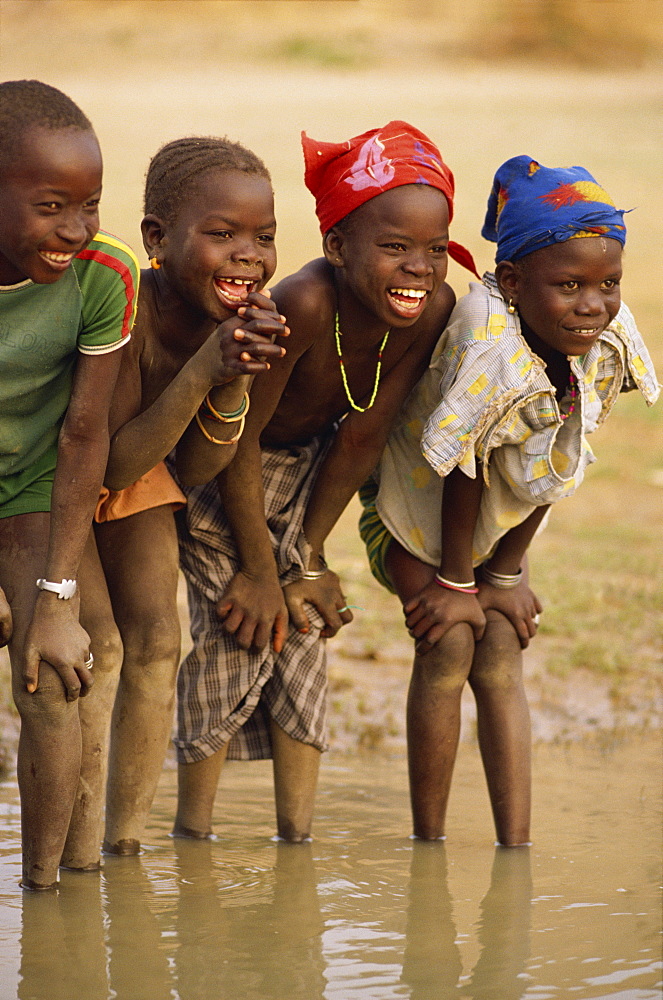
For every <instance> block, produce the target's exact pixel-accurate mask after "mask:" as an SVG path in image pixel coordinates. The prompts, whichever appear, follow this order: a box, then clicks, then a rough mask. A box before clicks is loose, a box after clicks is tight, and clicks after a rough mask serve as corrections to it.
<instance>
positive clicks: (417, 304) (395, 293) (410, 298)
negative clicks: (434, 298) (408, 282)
mask: <svg viewBox="0 0 663 1000" xmlns="http://www.w3.org/2000/svg"><path fill="white" fill-rule="evenodd" d="M387 294H388V295H389V298H390V299H391V300H392V302H393V303H394V305H396V306H397V307H398V309H399V310H400V311H406V312H417V310H418V309H420V308H421V306H422V305H423V302H424V299H425V298H426V295H427V294H428V292H427V291H426V290H425V289H424V288H390V289H389V291H388V293H387Z"/></svg>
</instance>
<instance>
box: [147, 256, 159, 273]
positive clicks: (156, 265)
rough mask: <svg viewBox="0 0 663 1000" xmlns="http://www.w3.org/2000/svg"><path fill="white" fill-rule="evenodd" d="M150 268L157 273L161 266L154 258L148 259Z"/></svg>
mask: <svg viewBox="0 0 663 1000" xmlns="http://www.w3.org/2000/svg"><path fill="white" fill-rule="evenodd" d="M150 267H152V268H154V270H155V271H158V270H159V268H160V267H161V264H160V263H159V261H158V260H157V259H156V257H150Z"/></svg>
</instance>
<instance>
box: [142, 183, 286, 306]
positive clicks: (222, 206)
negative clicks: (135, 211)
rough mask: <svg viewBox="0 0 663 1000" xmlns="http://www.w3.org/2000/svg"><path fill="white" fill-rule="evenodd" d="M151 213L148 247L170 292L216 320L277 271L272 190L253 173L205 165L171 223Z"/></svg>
mask: <svg viewBox="0 0 663 1000" xmlns="http://www.w3.org/2000/svg"><path fill="white" fill-rule="evenodd" d="M154 218H155V217H154V216H146V219H145V220H144V221H143V234H144V237H145V243H146V249H147V251H148V253H149V254H150V255H154V256H156V257H157V260H158V261H159V263H160V264H161V267H162V271H161V273H162V274H163V275H164V277H165V278H166V279H167V280H168V282H169V284H170V285H171V286H172V288H173V289H174V290H175V292H176V293H177V294H178V295H179V296H180V297H181V298H182V299H183V300H184V301H185V302H187V303H188V304H189V305H190V306H193V307H194V308H196V309H197V310H198V311H199V312H201V313H203V314H204V315H205V316H207V317H209V318H211V319H214V320H215V321H216V322H217V323H221V322H223V320H226V319H228V317H229V316H231V315H232V314H233V313H234V312H236V310H237V309H238V307H239V306H241V305H242V303H243V302H244V301H245V300H246V298H247V296H248V294H249V292H252V291H259V290H260V289H261V288H263V287H264V285H266V283H267V282H268V281H269V279H270V278H271V277H272V275H273V274H274V271H275V270H276V246H275V243H274V238H275V233H276V220H275V219H274V196H273V194H272V189H271V185H270V183H269V181H268V180H267V178H265V177H262V176H260V175H258V174H248V173H244V172H243V171H240V170H220V169H219V170H217V169H215V170H210V171H208V172H207V173H205V174H203V176H202V177H201V178H200V179H199V180H198V181H197V183H196V185H195V187H194V189H193V190H192V191H191V192H190V193H189V194H187V195H186V197H185V200H184V201H183V203H182V206H181V208H180V211H179V213H178V215H177V218H176V219H175V221H174V222H173V223H172V225H168V224H165V223H161V222H158V225H155V223H154V222H152V221H151V220H154ZM150 227H151V228H150ZM150 234H152V235H150ZM151 241H152V242H151Z"/></svg>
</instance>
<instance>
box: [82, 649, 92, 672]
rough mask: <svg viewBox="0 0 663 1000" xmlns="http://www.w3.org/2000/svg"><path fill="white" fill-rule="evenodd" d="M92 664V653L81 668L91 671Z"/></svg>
mask: <svg viewBox="0 0 663 1000" xmlns="http://www.w3.org/2000/svg"><path fill="white" fill-rule="evenodd" d="M93 663H94V656H93V655H92V653H90V655H89V656H88V658H87V660H86V661H85V663H84V664H83V666H84V667H86V668H87V669H88V670H92V664H93Z"/></svg>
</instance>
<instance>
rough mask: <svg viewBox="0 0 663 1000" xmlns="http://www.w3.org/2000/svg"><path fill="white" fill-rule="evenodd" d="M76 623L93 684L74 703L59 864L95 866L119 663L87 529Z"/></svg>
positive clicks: (117, 641) (105, 593)
mask: <svg viewBox="0 0 663 1000" xmlns="http://www.w3.org/2000/svg"><path fill="white" fill-rule="evenodd" d="M78 579H79V583H80V590H81V619H80V620H81V624H82V626H83V628H84V629H85V630H86V631H87V632H88V634H89V636H90V649H91V650H92V653H93V655H94V669H93V676H94V686H93V688H92V690H91V691H90V693H89V694H88V695H87V697H85V698H82V699H81V700H80V702H79V716H80V720H81V736H82V747H83V752H82V759H81V772H80V778H79V781H78V789H77V792H76V801H75V803H74V811H73V813H72V816H71V822H70V823H69V832H68V834H67V841H66V843H65V846H64V851H63V853H62V858H61V861H60V865H61V867H63V868H75V869H81V870H88V871H89V870H94V869H96V868H98V867H99V848H100V845H101V826H102V817H103V803H104V793H105V790H106V772H107V765H108V741H109V733H110V720H111V714H112V712H113V702H114V700H115V692H116V691H117V682H118V680H119V677H120V667H121V665H122V644H121V642H120V634H119V632H118V630H117V626H116V625H115V622H114V620H113V612H112V608H111V604H110V599H109V597H108V590H107V588H106V581H105V580H104V575H103V570H102V568H101V563H100V562H99V556H98V554H97V547H96V545H95V541H94V535H93V533H92V532H90V537H89V538H88V541H87V544H86V547H85V552H84V554H83V560H82V562H81V568H80V572H79V574H78Z"/></svg>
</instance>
